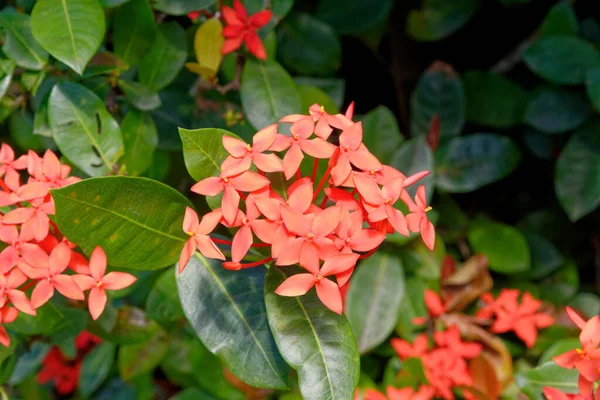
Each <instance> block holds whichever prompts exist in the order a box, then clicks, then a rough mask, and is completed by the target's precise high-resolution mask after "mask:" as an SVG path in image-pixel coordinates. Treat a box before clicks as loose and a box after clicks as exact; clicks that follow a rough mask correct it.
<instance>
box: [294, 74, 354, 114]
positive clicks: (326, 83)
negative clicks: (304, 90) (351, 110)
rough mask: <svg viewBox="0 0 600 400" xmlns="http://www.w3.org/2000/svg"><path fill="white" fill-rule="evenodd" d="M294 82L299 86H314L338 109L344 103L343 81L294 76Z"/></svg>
mask: <svg viewBox="0 0 600 400" xmlns="http://www.w3.org/2000/svg"><path fill="white" fill-rule="evenodd" d="M294 82H296V85H298V87H300V86H316V87H318V88H319V89H321V90H322V91H324V92H325V93H327V95H328V96H329V97H331V99H332V100H333V101H334V102H335V104H336V106H337V107H338V108H340V107H342V103H343V102H344V88H345V86H346V84H345V81H344V80H343V79H340V78H313V77H307V76H295V77H294Z"/></svg>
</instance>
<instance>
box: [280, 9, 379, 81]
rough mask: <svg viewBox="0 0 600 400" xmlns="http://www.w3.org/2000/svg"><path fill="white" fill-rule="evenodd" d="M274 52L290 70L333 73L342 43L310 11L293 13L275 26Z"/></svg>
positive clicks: (306, 72)
mask: <svg viewBox="0 0 600 400" xmlns="http://www.w3.org/2000/svg"><path fill="white" fill-rule="evenodd" d="M321 4H322V3H321ZM370 8H378V7H370ZM277 54H278V59H280V60H281V63H282V64H283V66H284V67H286V69H287V70H289V71H291V72H295V73H298V74H306V75H332V74H333V73H335V71H337V70H338V68H339V67H340V64H341V58H342V45H341V43H340V39H339V38H338V35H337V33H336V32H335V31H334V30H333V29H332V28H331V27H330V26H329V25H327V24H326V23H324V22H321V21H320V20H318V19H316V18H315V17H313V16H312V15H310V14H307V13H294V14H292V15H290V16H289V17H288V18H286V19H285V20H284V21H283V23H282V24H281V26H280V27H279V29H278V34H277Z"/></svg>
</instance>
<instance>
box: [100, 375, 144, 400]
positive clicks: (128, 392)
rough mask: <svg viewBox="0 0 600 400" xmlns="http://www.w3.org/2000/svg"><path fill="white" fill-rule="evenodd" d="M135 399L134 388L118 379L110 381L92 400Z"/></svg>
mask: <svg viewBox="0 0 600 400" xmlns="http://www.w3.org/2000/svg"><path fill="white" fill-rule="evenodd" d="M135 398H136V391H135V389H134V387H133V386H132V385H130V384H128V383H125V382H123V381H122V380H121V379H119V378H114V379H112V380H110V381H109V382H108V383H107V384H106V385H104V386H103V387H102V388H101V390H99V391H98V393H96V395H95V396H94V400H132V399H135ZM138 400H142V399H138Z"/></svg>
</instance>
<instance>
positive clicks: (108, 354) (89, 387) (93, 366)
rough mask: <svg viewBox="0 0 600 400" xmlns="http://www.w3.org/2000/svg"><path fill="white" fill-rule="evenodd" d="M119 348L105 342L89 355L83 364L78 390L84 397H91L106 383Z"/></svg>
mask: <svg viewBox="0 0 600 400" xmlns="http://www.w3.org/2000/svg"><path fill="white" fill-rule="evenodd" d="M116 352H117V346H116V345H115V344H113V343H111V342H104V343H101V344H99V345H98V346H96V347H95V348H94V349H93V350H92V351H91V352H90V353H89V354H87V355H86V356H85V357H84V359H83V362H82V363H81V372H80V374H79V384H78V388H79V391H80V392H81V394H82V395H83V396H84V397H89V396H90V395H91V394H92V393H93V392H94V391H95V390H96V389H98V387H100V385H101V384H102V383H103V382H104V380H105V379H106V377H107V376H108V373H109V372H110V368H111V367H112V364H113V362H114V360H115V354H116Z"/></svg>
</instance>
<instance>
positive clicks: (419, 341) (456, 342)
mask: <svg viewBox="0 0 600 400" xmlns="http://www.w3.org/2000/svg"><path fill="white" fill-rule="evenodd" d="M433 341H434V344H435V346H433V347H430V343H429V337H428V336H427V335H426V334H421V335H419V336H418V337H417V338H416V339H415V341H414V343H413V344H412V345H411V344H410V343H408V342H407V341H405V340H402V339H392V347H393V348H394V350H396V353H397V354H398V357H400V359H401V360H405V359H407V358H417V357H418V358H420V359H421V361H422V363H423V371H424V372H425V377H426V378H427V381H428V385H422V386H421V387H420V388H419V390H418V391H417V392H416V393H414V394H412V393H411V396H413V397H406V398H411V399H413V398H415V399H432V398H434V397H441V398H443V399H448V400H450V399H454V393H453V392H452V389H453V388H458V387H464V386H472V385H473V381H472V379H471V374H470V373H469V368H468V364H467V360H470V359H473V358H475V357H477V356H478V355H479V353H481V351H482V350H483V346H482V345H481V344H480V343H472V342H463V341H462V339H461V336H460V332H459V331H458V328H457V327H456V326H450V327H448V328H447V329H446V330H445V331H436V332H434V334H433ZM465 395H466V396H468V395H469V394H468V393H465ZM417 396H419V397H417Z"/></svg>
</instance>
